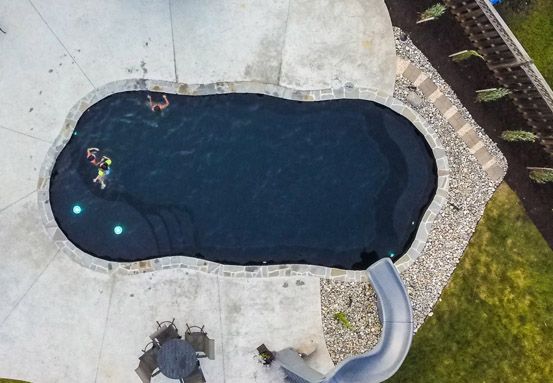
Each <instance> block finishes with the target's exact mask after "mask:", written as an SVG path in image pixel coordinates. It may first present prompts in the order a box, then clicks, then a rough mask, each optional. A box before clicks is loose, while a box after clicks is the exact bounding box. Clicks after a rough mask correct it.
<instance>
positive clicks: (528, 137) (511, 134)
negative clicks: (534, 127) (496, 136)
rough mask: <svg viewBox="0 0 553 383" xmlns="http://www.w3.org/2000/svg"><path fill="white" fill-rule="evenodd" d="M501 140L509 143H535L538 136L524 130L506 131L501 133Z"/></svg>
mask: <svg viewBox="0 0 553 383" xmlns="http://www.w3.org/2000/svg"><path fill="white" fill-rule="evenodd" d="M501 138H502V139H504V140H505V141H509V142H517V141H524V142H535V141H536V140H537V139H538V136H536V135H535V134H534V133H532V132H527V131H524V130H506V131H504V132H503V133H501Z"/></svg>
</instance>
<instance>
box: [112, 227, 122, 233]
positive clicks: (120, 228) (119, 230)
mask: <svg viewBox="0 0 553 383" xmlns="http://www.w3.org/2000/svg"><path fill="white" fill-rule="evenodd" d="M113 232H114V233H115V234H117V235H119V234H121V233H122V232H123V226H119V225H117V226H115V227H114V228H113Z"/></svg>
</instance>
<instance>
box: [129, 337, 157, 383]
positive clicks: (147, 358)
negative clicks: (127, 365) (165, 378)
mask: <svg viewBox="0 0 553 383" xmlns="http://www.w3.org/2000/svg"><path fill="white" fill-rule="evenodd" d="M150 344H152V347H151V348H150V349H149V350H143V351H144V354H142V355H141V356H140V357H139V358H138V359H139V360H140V362H139V363H138V367H137V368H136V369H135V370H134V372H136V374H137V375H138V377H139V378H140V379H141V380H142V382H143V383H149V382H150V380H151V379H152V376H156V375H157V374H159V369H158V365H157V360H156V354H157V351H158V348H157V347H156V345H155V344H153V343H150ZM147 347H148V346H146V348H147ZM156 370H157V371H156Z"/></svg>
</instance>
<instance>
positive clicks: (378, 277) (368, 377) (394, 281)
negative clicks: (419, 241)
mask: <svg viewBox="0 0 553 383" xmlns="http://www.w3.org/2000/svg"><path fill="white" fill-rule="evenodd" d="M367 272H368V273H369V280H370V282H371V285H372V286H373V288H374V290H375V292H376V295H377V301H378V314H379V317H380V322H381V323H382V334H381V336H380V340H379V342H378V344H377V345H376V346H375V347H374V348H373V349H371V350H370V351H368V352H366V353H365V354H361V355H356V356H354V357H351V358H348V359H346V360H344V361H343V362H342V363H340V364H339V365H338V366H337V367H336V369H335V370H334V371H332V372H331V373H329V375H328V376H327V377H325V376H323V375H322V374H320V373H318V372H317V371H315V370H313V369H311V368H310V367H309V366H307V364H306V363H305V361H304V360H303V359H302V358H300V357H299V356H298V354H297V352H295V351H293V350H292V349H290V348H289V349H285V350H282V351H279V352H278V353H277V355H276V359H277V360H279V362H280V363H281V365H282V368H283V369H284V370H285V372H286V374H287V376H288V378H289V379H290V380H291V381H293V382H300V383H319V382H322V383H379V382H383V381H384V380H386V379H388V378H390V377H391V376H392V375H394V374H395V373H396V371H397V370H398V369H399V367H400V366H401V364H402V363H403V361H404V359H405V357H406V356H407V352H408V351H409V348H410V347H411V341H412V339H413V311H412V309H411V303H410V302H409V297H408V295H407V291H406V289H405V285H404V284H403V282H402V281H401V277H400V275H399V273H398V271H397V269H396V267H395V266H394V264H393V263H392V261H390V260H389V259H387V258H384V259H381V260H379V261H378V262H376V263H374V264H373V265H371V266H370V267H369V268H368V269H367Z"/></svg>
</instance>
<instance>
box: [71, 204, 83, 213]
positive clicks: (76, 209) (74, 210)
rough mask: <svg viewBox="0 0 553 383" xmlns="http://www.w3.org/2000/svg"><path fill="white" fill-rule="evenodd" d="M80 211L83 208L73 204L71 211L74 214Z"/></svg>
mask: <svg viewBox="0 0 553 383" xmlns="http://www.w3.org/2000/svg"><path fill="white" fill-rule="evenodd" d="M82 211H83V209H82V208H81V207H80V206H79V205H75V206H73V213H74V214H81V212H82Z"/></svg>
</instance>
